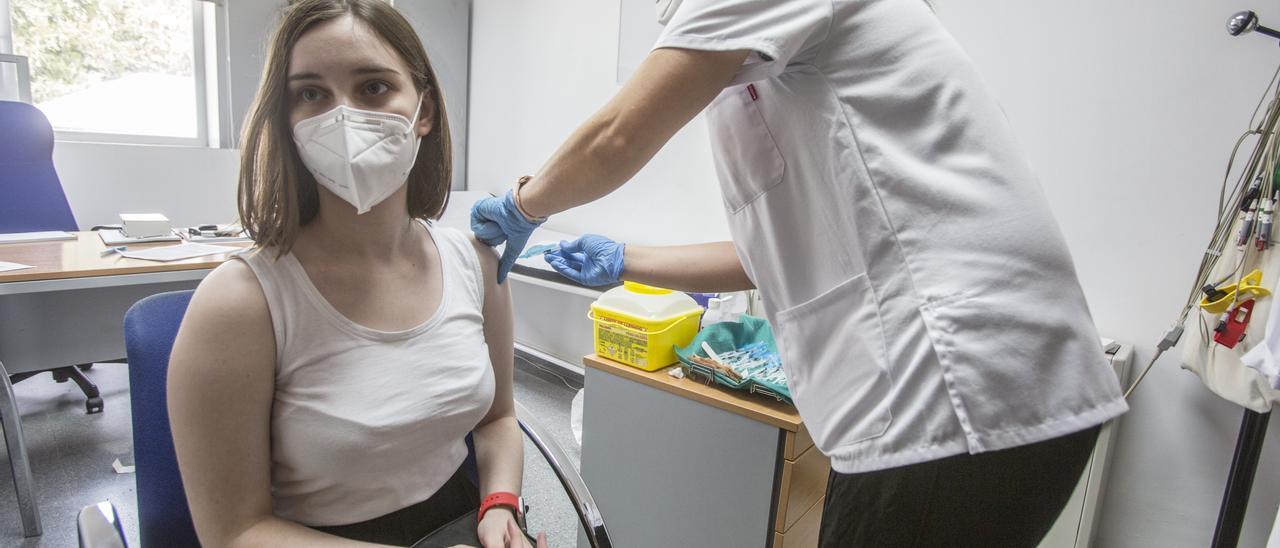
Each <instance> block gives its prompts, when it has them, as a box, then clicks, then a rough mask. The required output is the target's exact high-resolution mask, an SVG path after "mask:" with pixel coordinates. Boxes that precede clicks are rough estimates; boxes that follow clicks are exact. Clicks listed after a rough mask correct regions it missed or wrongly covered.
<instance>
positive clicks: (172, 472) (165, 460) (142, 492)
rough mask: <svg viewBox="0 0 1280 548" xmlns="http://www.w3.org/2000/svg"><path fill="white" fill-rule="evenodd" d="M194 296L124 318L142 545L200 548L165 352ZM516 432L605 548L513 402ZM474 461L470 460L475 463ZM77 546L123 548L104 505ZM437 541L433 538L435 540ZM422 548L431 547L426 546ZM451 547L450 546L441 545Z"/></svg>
mask: <svg viewBox="0 0 1280 548" xmlns="http://www.w3.org/2000/svg"><path fill="white" fill-rule="evenodd" d="M191 295H192V291H175V292H170V293H160V294H157V295H152V296H150V297H147V298H145V299H142V300H140V301H138V302H137V303H135V304H134V305H133V306H132V307H131V308H129V311H128V312H126V313H125V317H124V339H125V351H126V353H127V354H128V356H129V391H130V399H131V400H132V401H131V405H132V409H133V453H134V455H133V457H134V464H135V465H136V469H135V472H134V477H135V481H136V482H137V495H138V533H139V534H138V537H139V540H140V541H141V542H142V545H143V546H144V547H151V546H165V547H170V546H174V547H178V546H199V542H198V540H197V538H196V531H195V526H194V525H193V524H192V522H191V510H190V508H189V507H188V506H187V495H186V491H185V490H183V487H182V475H181V473H180V472H179V470H178V460H177V456H176V455H175V454H174V449H173V433H172V431H171V430H170V429H169V411H168V405H167V400H166V388H165V387H166V382H167V380H168V369H169V353H170V352H171V351H172V349H173V341H174V338H175V337H177V335H178V326H179V324H181V323H182V317H183V315H184V314H186V310H187V305H188V304H190V302H191ZM516 418H517V420H518V421H519V423H520V428H521V430H523V431H524V433H525V435H526V436H527V437H528V438H529V439H530V441H532V442H533V444H534V445H535V446H536V447H537V448H538V450H539V451H540V452H541V453H542V455H543V457H544V458H545V459H546V461H547V463H548V464H549V465H550V466H551V469H552V470H553V471H554V472H555V473H556V476H557V477H558V478H559V479H560V484H561V485H562V486H563V487H564V489H565V492H566V494H568V496H569V500H570V501H571V502H572V503H573V506H574V509H575V510H576V511H577V513H578V519H579V521H580V522H581V523H582V525H583V528H584V529H585V530H586V533H587V539H588V541H589V542H591V545H592V546H596V547H603V548H609V547H611V546H612V545H611V544H610V542H609V535H608V533H607V532H606V531H605V527H604V518H603V517H601V515H600V510H599V509H598V508H597V507H596V504H595V500H594V499H592V498H591V493H590V492H589V491H588V490H587V487H586V484H585V483H583V481H582V477H581V476H580V475H578V472H577V471H576V470H575V469H574V468H573V465H572V463H571V461H570V460H569V458H568V456H567V455H566V454H565V453H564V450H563V449H561V448H560V446H559V445H558V444H556V442H555V440H554V439H553V438H551V436H550V435H549V434H548V433H547V432H546V430H544V429H543V428H542V426H540V425H539V424H538V423H537V421H536V420H534V418H533V417H532V416H531V415H530V414H529V412H528V411H527V410H526V409H525V408H524V407H522V406H521V405H520V404H519V403H516ZM472 462H474V461H472ZM455 523H456V524H457V525H459V527H458V529H460V530H461V529H465V531H466V532H472V534H474V533H473V532H474V530H475V518H474V517H472V518H470V521H467V520H465V519H462V518H460V519H459V520H458V521H456V522H455ZM77 524H78V527H79V531H80V545H81V547H82V548H83V547H93V548H98V547H113V548H114V547H123V546H124V536H123V533H121V532H120V525H119V519H118V517H116V514H115V510H114V508H113V507H112V506H111V504H109V503H98V504H94V505H90V506H87V507H85V508H84V509H83V510H81V512H80V515H79V517H78V521H77ZM433 536H434V535H433ZM422 545H423V546H428V544H426V543H423V544H422ZM444 545H445V546H451V545H453V543H449V544H444Z"/></svg>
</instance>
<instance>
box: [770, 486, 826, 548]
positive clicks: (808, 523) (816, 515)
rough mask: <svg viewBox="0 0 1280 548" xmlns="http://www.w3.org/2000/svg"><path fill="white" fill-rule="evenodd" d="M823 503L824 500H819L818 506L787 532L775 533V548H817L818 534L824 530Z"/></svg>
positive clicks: (805, 514)
mask: <svg viewBox="0 0 1280 548" xmlns="http://www.w3.org/2000/svg"><path fill="white" fill-rule="evenodd" d="M823 502H824V499H822V498H819V499H818V502H817V504H814V505H813V508H810V509H809V511H808V512H805V513H804V515H803V516H800V519H799V520H797V521H796V523H795V525H792V526H791V529H789V530H788V531H787V532H785V533H776V532H775V533H774V534H773V548H817V546H818V532H819V531H820V530H821V528H822V503H823Z"/></svg>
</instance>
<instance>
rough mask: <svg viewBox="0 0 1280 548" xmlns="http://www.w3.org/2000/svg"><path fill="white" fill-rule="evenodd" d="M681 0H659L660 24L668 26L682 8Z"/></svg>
mask: <svg viewBox="0 0 1280 548" xmlns="http://www.w3.org/2000/svg"><path fill="white" fill-rule="evenodd" d="M680 2H681V0H658V24H659V25H662V26H666V24H667V23H669V22H671V18H672V17H675V15H676V10H677V9H680Z"/></svg>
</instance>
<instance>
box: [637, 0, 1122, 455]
mask: <svg viewBox="0 0 1280 548" xmlns="http://www.w3.org/2000/svg"><path fill="white" fill-rule="evenodd" d="M655 48H687V49H696V50H717V51H725V50H750V51H752V52H753V53H752V54H751V55H750V56H749V58H748V60H747V62H746V63H745V64H744V65H743V66H742V68H741V69H740V70H739V72H738V74H737V76H736V77H735V78H734V80H733V82H732V83H731V84H730V85H729V86H728V87H727V88H726V89H725V90H724V91H723V93H721V95H720V96H719V97H718V98H716V99H715V100H714V101H713V102H712V104H711V105H710V106H709V107H708V110H707V116H708V120H709V125H710V128H711V139H712V147H713V149H714V153H715V159H716V168H717V173H718V176H719V179H720V184H721V187H722V189H723V194H724V205H725V208H726V210H727V211H728V216H729V224H730V230H731V232H732V234H733V238H734V241H735V242H736V246H737V250H738V254H739V257H741V259H742V261H743V265H744V266H745V267H746V271H747V274H748V275H749V276H750V277H751V279H752V281H754V282H755V284H756V286H757V287H758V288H759V289H760V292H761V295H762V297H763V301H764V304H765V312H766V316H767V317H768V319H769V321H770V323H771V324H772V325H773V326H774V329H775V332H776V334H777V335H778V342H779V349H780V352H781V353H782V357H783V364H784V366H785V368H786V370H787V373H788V376H789V382H790V388H791V391H792V395H793V396H794V398H795V402H796V406H797V408H798V409H799V411H800V414H801V416H802V417H803V419H804V421H805V424H806V426H807V427H808V429H809V431H810V433H811V434H812V435H813V438H814V442H815V443H816V445H817V446H818V448H819V449H821V450H822V451H823V453H825V454H827V455H829V456H830V457H831V459H832V466H833V467H834V468H835V469H836V470H837V471H839V472H843V473H857V472H864V471H871V470H879V469H885V468H891V467H895V466H902V465H907V464H913V463H918V462H923V461H928V460H934V459H938V458H942V457H946V456H951V455H956V454H961V453H965V452H968V453H980V452H984V451H992V450H998V449H1004V448H1009V447H1015V446H1019V445H1025V444H1029V443H1033V442H1037V441H1041V440H1046V439H1050V438H1054V437H1058V436H1062V435H1065V434H1069V433H1072V432H1076V431H1079V430H1082V429H1085V428H1088V427H1091V426H1094V425H1097V424H1100V423H1102V422H1104V421H1106V420H1108V419H1111V418H1113V417H1116V416H1118V415H1120V414H1121V413H1123V412H1124V411H1125V410H1126V409H1127V406H1126V405H1125V403H1124V400H1123V399H1122V398H1121V396H1120V390H1119V385H1118V383H1117V381H1116V378H1115V375H1114V374H1113V373H1111V372H1110V371H1109V368H1108V367H1107V364H1106V361H1105V358H1104V356H1103V353H1102V350H1101V348H1100V345H1099V341H1098V335H1097V333H1096V332H1095V329H1094V326H1093V322H1092V320H1091V318H1090V315H1089V310H1088V307H1087V306H1086V304H1085V299H1084V295H1083V293H1082V291H1081V289H1080V286H1079V282H1078V281H1077V279H1076V274H1075V269H1074V266H1073V264H1072V262H1071V257H1070V254H1069V253H1068V251H1067V247H1066V245H1065V242H1064V241H1063V238H1062V235H1061V233H1060V232H1059V229H1058V226H1057V224H1056V223H1055V221H1054V219H1053V216H1052V214H1051V213H1050V210H1049V207H1048V203H1047V200H1046V198H1045V196H1044V194H1043V192H1042V190H1041V188H1040V186H1039V183H1038V182H1037V180H1036V178H1035V176H1034V175H1033V174H1032V173H1031V171H1030V169H1029V168H1028V166H1027V164H1026V162H1025V161H1024V159H1023V156H1022V154H1021V153H1020V152H1019V150H1018V148H1017V146H1016V145H1015V143H1014V139H1013V136H1012V135H1011V132H1010V128H1009V127H1008V123H1007V120H1006V119H1005V117H1004V115H1003V113H1002V112H1001V110H1000V108H999V107H998V106H997V104H996V103H995V101H994V100H993V99H992V98H991V96H990V95H989V94H988V92H987V90H986V88H985V86H984V85H983V83H982V81H981V80H980V78H979V77H978V75H977V74H976V73H975V71H974V69H973V67H972V65H971V63H970V61H969V59H968V58H967V57H966V56H965V54H964V53H963V52H962V51H961V50H960V48H959V46H958V45H957V44H956V43H955V42H954V40H953V39H952V38H951V36H950V35H949V34H948V33H947V32H946V31H945V30H944V29H943V27H942V26H941V24H940V22H939V21H938V20H937V19H936V17H935V16H934V15H933V13H932V11H931V10H930V9H929V7H928V6H927V5H926V4H925V3H924V2H923V1H920V0H916V1H910V0H834V1H833V0H785V1H779V0H685V1H684V3H683V5H682V6H681V7H680V8H679V10H678V11H677V12H676V14H675V17H674V18H673V19H672V20H671V22H670V23H669V24H668V25H667V26H666V28H665V30H664V32H663V34H662V35H661V37H660V38H659V40H658V42H657V44H656V46H655Z"/></svg>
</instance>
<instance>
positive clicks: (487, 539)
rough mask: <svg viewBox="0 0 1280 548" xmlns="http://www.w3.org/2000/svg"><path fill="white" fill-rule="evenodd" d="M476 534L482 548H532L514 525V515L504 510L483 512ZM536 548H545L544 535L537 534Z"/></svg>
mask: <svg viewBox="0 0 1280 548" xmlns="http://www.w3.org/2000/svg"><path fill="white" fill-rule="evenodd" d="M476 533H477V535H478V536H479V537H480V545H481V546H483V547H484V548H534V547H533V546H530V545H529V539H528V538H526V537H525V536H524V532H523V531H521V530H520V525H519V524H517V523H516V517H515V514H512V513H511V510H508V509H506V508H492V509H490V510H489V511H488V512H485V513H484V519H482V520H480V527H479V528H478V529H477V530H476ZM536 548H547V534H546V533H538V546H537V547H536Z"/></svg>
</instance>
